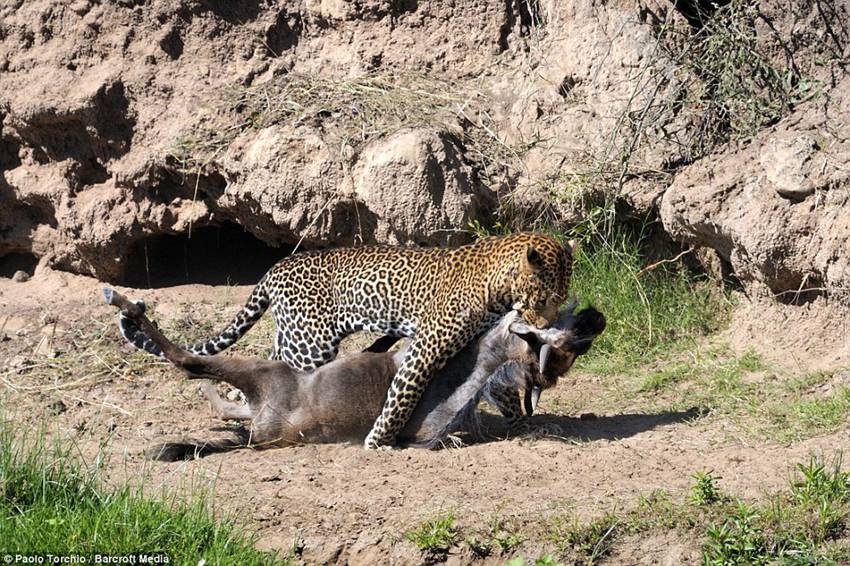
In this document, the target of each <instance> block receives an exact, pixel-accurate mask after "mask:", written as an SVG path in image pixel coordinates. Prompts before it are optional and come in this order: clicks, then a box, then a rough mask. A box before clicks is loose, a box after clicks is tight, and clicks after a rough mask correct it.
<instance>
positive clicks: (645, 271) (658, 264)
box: [637, 247, 694, 277]
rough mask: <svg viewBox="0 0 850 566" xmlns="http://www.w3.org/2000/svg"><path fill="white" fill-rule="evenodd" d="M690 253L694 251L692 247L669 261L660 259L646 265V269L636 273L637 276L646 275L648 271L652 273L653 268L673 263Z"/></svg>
mask: <svg viewBox="0 0 850 566" xmlns="http://www.w3.org/2000/svg"><path fill="white" fill-rule="evenodd" d="M692 251H694V248H693V247H691V248H688V249H687V250H685V251H683V252H682V253H680V254H678V255H677V256H676V257H673V258H670V259H662V260H661V261H656V262H655V263H652V264H650V265H647V266H646V267H644V268H643V269H641V270H640V271H638V272H637V276H638V277H640V276H641V275H643V274H644V273H647V272H648V271H652V270H653V269H655V268H657V267H659V266H661V265H664V264H665V263H675V262H677V261H679V259H680V258H681V257H682V256H684V255H687V254H689V253H691V252H692Z"/></svg>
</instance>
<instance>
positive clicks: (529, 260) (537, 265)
mask: <svg viewBox="0 0 850 566" xmlns="http://www.w3.org/2000/svg"><path fill="white" fill-rule="evenodd" d="M542 269H543V256H541V255H540V252H538V251H537V250H536V249H534V248H533V247H531V246H529V247H528V248H527V249H526V250H525V256H523V258H522V270H523V271H524V272H526V273H538V272H539V271H540V270H542Z"/></svg>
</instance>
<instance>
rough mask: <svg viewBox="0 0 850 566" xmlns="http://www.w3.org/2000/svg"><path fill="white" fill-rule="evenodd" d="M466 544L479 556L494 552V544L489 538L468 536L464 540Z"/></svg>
mask: <svg viewBox="0 0 850 566" xmlns="http://www.w3.org/2000/svg"><path fill="white" fill-rule="evenodd" d="M464 542H465V543H466V546H468V547H469V549H470V550H471V551H472V553H473V554H475V556H477V557H479V558H486V557H488V556H490V554H492V553H493V544H492V543H491V542H490V541H488V540H482V539H480V538H478V537H476V536H471V537H467V539H466V540H465V541H464Z"/></svg>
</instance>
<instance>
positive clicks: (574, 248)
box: [567, 240, 581, 257]
mask: <svg viewBox="0 0 850 566" xmlns="http://www.w3.org/2000/svg"><path fill="white" fill-rule="evenodd" d="M567 249H568V250H569V252H570V255H571V256H572V257H575V256H576V254H577V253H578V251H579V249H581V242H580V241H578V240H570V241H568V242H567Z"/></svg>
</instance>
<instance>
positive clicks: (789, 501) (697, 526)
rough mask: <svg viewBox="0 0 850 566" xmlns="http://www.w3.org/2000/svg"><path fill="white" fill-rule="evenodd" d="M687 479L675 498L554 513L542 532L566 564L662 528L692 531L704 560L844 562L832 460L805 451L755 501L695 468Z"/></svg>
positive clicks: (849, 557) (841, 502)
mask: <svg viewBox="0 0 850 566" xmlns="http://www.w3.org/2000/svg"><path fill="white" fill-rule="evenodd" d="M694 480H695V481H694V485H693V487H692V490H691V493H690V494H689V495H687V496H685V497H684V498H683V499H682V500H681V501H676V500H675V499H674V498H673V497H672V496H671V495H670V494H668V493H666V492H664V491H658V492H654V493H652V494H651V495H649V496H647V497H642V498H641V499H640V500H639V502H638V504H637V505H636V506H635V507H634V508H632V509H631V510H628V511H625V512H621V513H616V512H608V513H605V514H604V515H602V516H601V517H599V518H597V519H594V520H591V521H589V522H586V523H579V522H577V521H575V520H573V521H570V520H569V519H568V518H558V517H556V518H554V519H553V520H552V521H551V522H550V526H549V536H550V538H551V539H552V540H553V541H554V542H555V543H556V544H557V545H558V548H559V556H562V557H564V558H570V560H568V562H569V563H584V564H592V563H595V562H596V561H597V560H598V559H599V558H600V557H602V556H604V555H605V554H606V553H608V552H610V551H611V550H612V549H613V548H614V547H615V546H616V545H617V544H618V542H619V540H620V537H621V536H622V535H625V534H631V535H640V534H647V533H652V532H656V533H657V532H665V531H666V532H669V531H678V532H680V533H681V534H682V535H683V538H684V539H685V540H692V539H693V538H694V535H695V536H696V537H697V538H698V539H699V540H700V541H701V543H700V544H701V548H702V562H703V564H704V565H705V566H726V565H738V564H740V565H750V564H785V565H792V564H793V565H803V564H821V565H838V564H846V563H848V561H850V538H848V524H850V474H848V473H847V472H845V471H842V469H841V460H840V458H836V459H835V460H834V461H833V462H831V463H829V464H827V463H826V462H825V461H824V460H823V459H822V458H817V457H811V458H810V459H809V460H808V461H807V462H804V463H800V464H798V465H797V470H796V474H795V476H794V477H793V478H792V479H791V481H790V482H789V485H788V488H787V489H785V490H783V491H781V492H779V493H776V494H774V495H772V496H769V497H766V498H765V499H764V500H763V501H760V502H755V503H753V502H746V501H743V500H742V499H740V498H733V497H727V496H724V495H722V494H721V490H720V487H719V486H718V485H717V483H718V481H719V478H717V477H715V476H713V475H712V474H710V473H705V472H703V473H696V474H694ZM550 558H551V559H552V560H555V558H557V557H555V558H552V557H550Z"/></svg>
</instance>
